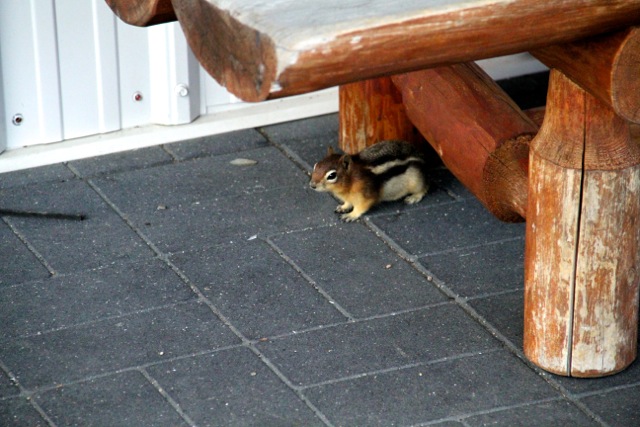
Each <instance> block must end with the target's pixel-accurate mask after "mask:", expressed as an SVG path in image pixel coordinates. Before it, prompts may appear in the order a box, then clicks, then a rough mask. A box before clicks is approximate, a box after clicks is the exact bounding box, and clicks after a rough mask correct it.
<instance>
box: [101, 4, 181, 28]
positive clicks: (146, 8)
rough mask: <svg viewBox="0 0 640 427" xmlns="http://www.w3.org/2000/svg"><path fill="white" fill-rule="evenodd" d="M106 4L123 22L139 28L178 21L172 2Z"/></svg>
mask: <svg viewBox="0 0 640 427" xmlns="http://www.w3.org/2000/svg"><path fill="white" fill-rule="evenodd" d="M106 2H107V5H108V6H109V7H110V8H111V10H113V12H114V13H115V14H116V15H117V16H118V17H119V18H120V19H121V20H122V21H124V22H126V23H127V24H130V25H135V26H137V27H148V26H150V25H156V24H163V23H165V22H173V21H175V20H176V19H178V18H177V17H176V14H175V12H174V10H173V5H172V4H171V0H106Z"/></svg>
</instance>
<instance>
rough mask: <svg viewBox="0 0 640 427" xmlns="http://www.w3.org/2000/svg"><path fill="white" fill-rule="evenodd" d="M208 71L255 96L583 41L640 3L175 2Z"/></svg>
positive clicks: (636, 11)
mask: <svg viewBox="0 0 640 427" xmlns="http://www.w3.org/2000/svg"><path fill="white" fill-rule="evenodd" d="M173 7H174V9H175V11H176V14H177V16H178V18H179V20H180V23H181V24H182V27H183V29H184V31H185V34H186V36H187V39H188V40H189V44H190V45H191V47H192V49H193V51H194V52H195V54H196V56H197V57H198V59H199V60H200V62H201V63H202V64H203V66H204V68H205V69H206V70H207V71H208V72H209V73H211V75H213V77H215V78H216V80H218V82H219V83H221V84H222V85H224V86H226V87H227V89H229V90H230V91H231V92H232V93H233V94H235V95H237V96H238V97H239V98H241V99H243V100H246V101H259V100H264V99H266V98H269V97H279V96H286V95H293V94H297V93H304V92H309V91H313V90H317V89H321V88H325V87H329V86H335V85H340V84H345V83H350V82H354V81H358V80H364V79H368V78H373V77H379V76H382V75H390V74H397V73H401V72H407V71H413V70H417V69H422V68H426V67H433V66H439V65H445V64H453V63H457V62H462V61H470V60H476V59H481V58H489V57H493V56H497V55H504V54H509V53H515V52H521V51H526V50H531V49H534V48H537V47H542V46H547V45H551V44H557V43H563V42H568V41H572V40H578V39H581V38H584V37H587V36H590V35H593V34H598V33H603V32H606V31H611V30H614V29H617V28H624V27H627V26H629V25H633V24H635V23H637V22H640V0H570V1H568V0H548V1H544V2H541V1H537V0H493V1H487V0H475V1H469V0H455V1H449V2H443V1H436V0H406V1H388V0H371V1H369V2H367V4H366V5H365V4H363V3H362V1H361V0H327V1H323V2H318V1H316V0H235V1H229V0H173Z"/></svg>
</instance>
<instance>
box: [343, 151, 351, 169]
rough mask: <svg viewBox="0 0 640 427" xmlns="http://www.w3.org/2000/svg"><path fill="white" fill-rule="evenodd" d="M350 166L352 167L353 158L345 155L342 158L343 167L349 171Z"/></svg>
mask: <svg viewBox="0 0 640 427" xmlns="http://www.w3.org/2000/svg"><path fill="white" fill-rule="evenodd" d="M349 166H351V156H350V155H348V154H345V155H344V156H342V167H343V168H345V170H349Z"/></svg>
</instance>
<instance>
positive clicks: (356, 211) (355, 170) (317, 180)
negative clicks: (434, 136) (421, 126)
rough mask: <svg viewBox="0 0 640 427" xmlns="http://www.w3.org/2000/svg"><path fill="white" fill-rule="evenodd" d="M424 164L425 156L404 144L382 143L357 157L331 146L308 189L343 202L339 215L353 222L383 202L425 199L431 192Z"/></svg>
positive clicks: (319, 164) (411, 201)
mask: <svg viewBox="0 0 640 427" xmlns="http://www.w3.org/2000/svg"><path fill="white" fill-rule="evenodd" d="M424 165H425V161H424V156H423V154H422V153H421V152H420V151H419V150H418V149H417V148H416V147H415V146H413V145H412V144H410V143H408V142H404V141H381V142H378V143H377V144H374V145H372V146H370V147H367V148H365V149H364V150H362V151H361V152H360V153H358V154H355V155H348V154H338V153H335V152H334V151H333V148H332V147H329V149H328V150H327V156H326V157H325V158H324V159H322V160H321V161H319V162H318V163H316V164H315V165H314V166H313V173H312V174H311V181H310V182H309V186H310V187H311V188H313V189H314V190H316V191H327V192H330V193H331V194H333V195H334V196H336V197H337V198H338V199H340V200H341V201H342V202H343V203H342V204H341V205H339V206H338V207H337V208H336V212H337V213H341V214H342V216H341V219H342V220H344V221H347V222H350V221H355V220H356V219H358V218H360V216H361V215H362V214H364V213H365V212H367V211H368V210H369V209H371V207H372V206H374V205H376V204H378V203H380V202H384V201H392V200H399V199H401V198H403V197H404V201H405V203H407V204H413V203H418V202H419V201H420V200H422V198H423V197H424V195H425V194H426V193H427V190H428V189H429V185H428V184H427V180H426V179H425V173H424Z"/></svg>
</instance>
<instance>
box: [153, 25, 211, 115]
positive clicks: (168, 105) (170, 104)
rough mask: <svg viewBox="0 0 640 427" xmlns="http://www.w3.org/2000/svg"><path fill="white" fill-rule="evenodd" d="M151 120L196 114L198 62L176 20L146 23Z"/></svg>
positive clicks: (198, 79)
mask: <svg viewBox="0 0 640 427" xmlns="http://www.w3.org/2000/svg"><path fill="white" fill-rule="evenodd" d="M148 31H149V64H150V72H149V79H150V82H151V122H152V123H158V124H165V125H177V124H184V123H190V122H192V121H193V120H194V119H195V118H196V117H198V116H199V115H200V66H199V64H198V61H197V59H196V58H195V56H194V55H193V53H192V52H191V50H190V49H189V47H188V45H187V40H186V39H185V36H184V34H183V33H182V29H181V28H180V26H179V25H178V24H177V23H170V24H165V25H159V26H155V27H150V28H149V29H148Z"/></svg>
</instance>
